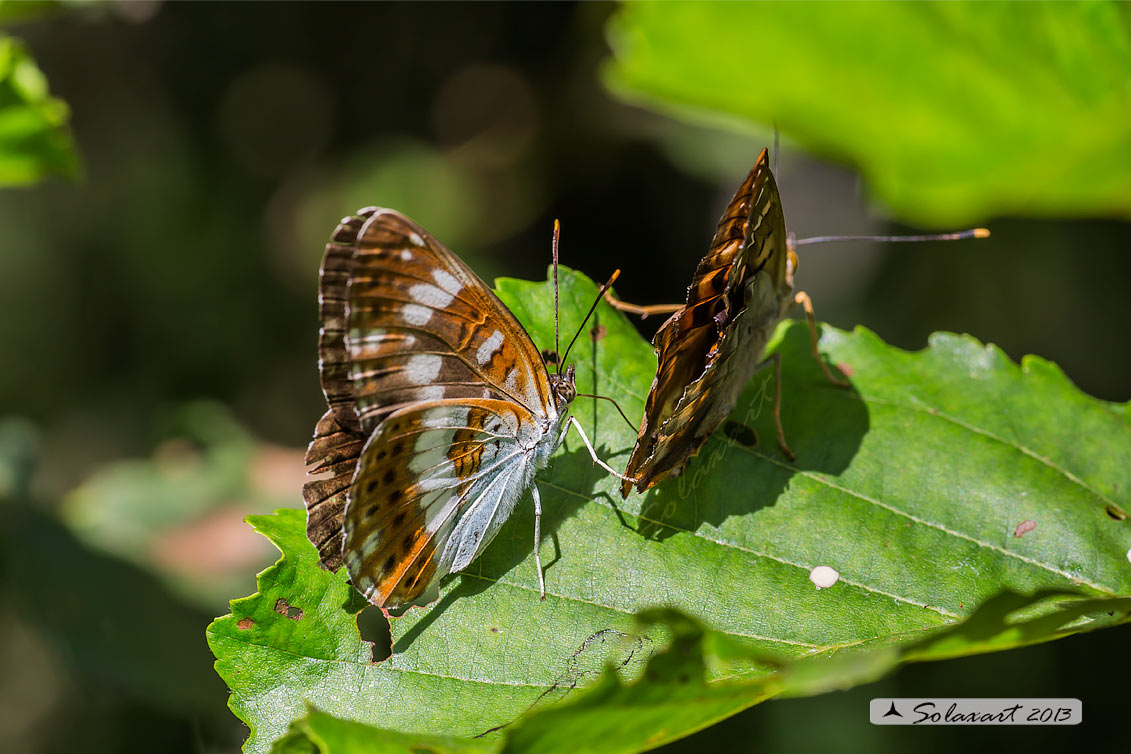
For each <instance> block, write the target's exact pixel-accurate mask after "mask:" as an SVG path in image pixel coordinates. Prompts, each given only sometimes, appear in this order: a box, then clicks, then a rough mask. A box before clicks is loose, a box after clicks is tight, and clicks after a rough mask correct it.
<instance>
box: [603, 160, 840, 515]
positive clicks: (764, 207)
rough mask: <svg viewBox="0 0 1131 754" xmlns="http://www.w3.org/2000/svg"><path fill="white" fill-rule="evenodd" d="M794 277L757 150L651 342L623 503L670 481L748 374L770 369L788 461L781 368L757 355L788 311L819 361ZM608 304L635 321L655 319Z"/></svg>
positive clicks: (808, 306) (773, 192) (776, 200)
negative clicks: (652, 360)
mask: <svg viewBox="0 0 1131 754" xmlns="http://www.w3.org/2000/svg"><path fill="white" fill-rule="evenodd" d="M796 269H797V255H796V253H794V251H793V249H792V248H791V247H790V244H789V238H788V236H787V234H786V228H785V216H784V215H783V213H782V207H781V199H780V197H779V196H778V189H777V185H776V183H775V182H774V176H773V173H772V172H771V171H770V166H769V159H768V152H767V150H765V149H763V150H762V152H761V154H759V155H758V159H757V161H756V162H755V163H754V167H753V169H752V170H751V171H750V173H749V175H747V177H746V180H744V181H743V182H742V185H741V186H739V188H738V191H737V192H736V193H735V195H734V198H733V199H731V201H730V204H729V205H728V206H727V208H726V211H725V212H723V216H722V219H720V220H719V224H718V229H717V230H716V232H715V237H714V240H713V241H712V242H711V247H710V250H709V251H708V252H707V255H706V256H705V257H703V259H702V260H701V261H700V262H699V265H698V267H697V268H696V270H695V275H694V277H693V278H692V280H691V286H690V287H689V288H688V291H687V303H686V304H684V305H683V306H677V307H670V308H674V309H675V310H676V311H675V313H674V314H672V316H671V317H670V318H669V319H668V320H667V321H666V322H664V324H663V325H661V327H660V329H659V330H658V331H657V332H656V336H655V338H654V339H653V341H652V343H653V346H654V347H655V350H656V357H657V362H658V363H657V368H656V377H655V379H654V380H653V381H652V387H651V389H650V390H649V391H648V396H647V398H646V400H645V405H644V416H643V418H642V420H641V423H640V430H639V433H638V435H637V441H636V446H635V447H634V448H633V450H632V455H631V456H630V457H629V460H628V465H627V467H626V469H625V475H626V476H628V477H630V478H631V480H632V481H625V482H624V483H623V484H622V487H621V494H622V495H623V496H625V497H627V496H628V494H629V492H630V491H631V490H632V487H633V486H635V487H636V488H637V489H638V490H639V491H641V492H643V491H644V490H646V489H648V488H649V487H651V486H653V485H654V484H656V483H657V482H659V481H660V480H662V479H664V478H666V477H668V476H676V475H678V474H679V473H680V472H681V471H682V470H683V468H684V467H685V466H686V465H687V463H688V461H690V460H691V458H692V457H694V456H695V455H696V454H697V453H698V452H699V450H700V449H701V448H702V447H703V445H704V444H705V443H706V442H707V438H708V437H710V435H711V433H713V432H714V431H715V430H716V429H718V427H719V425H721V424H722V423H723V421H724V420H726V418H727V416H729V415H730V413H731V411H733V410H734V407H735V404H736V403H737V402H738V397H739V395H740V393H741V392H742V389H743V387H745V386H746V383H747V382H748V381H749V380H750V377H751V376H752V375H753V374H754V372H755V371H757V370H758V369H759V368H761V367H762V366H765V365H766V364H767V363H769V362H773V363H774V365H775V375H776V378H777V382H778V390H777V391H776V393H775V401H774V419H775V422H776V427H777V435H778V445H779V447H781V449H782V451H783V452H784V453H785V454H786V455H787V456H788V457H789V458H790V460H793V458H794V455H793V452H792V451H791V450H790V449H789V446H788V445H787V444H786V441H785V434H784V432H783V430H782V426H781V417H780V406H781V392H780V381H781V380H780V378H781V362H780V358H779V357H778V355H777V354H774V355H773V356H771V357H770V358H769V359H767V360H766V361H763V360H762V351H763V350H764V348H765V346H766V343H767V341H768V340H769V338H770V335H771V334H772V333H773V331H774V328H775V327H776V326H777V324H778V322H779V321H780V320H781V318H782V317H783V316H784V315H785V312H786V310H787V309H788V308H789V306H790V305H791V304H792V303H794V302H795V301H796V302H797V303H801V304H803V305H804V306H805V310H806V313H807V314H808V316H809V322H810V328H811V329H810V332H811V335H812V345H813V353H814V354H816V353H817V338H816V326H815V320H814V318H813V310H812V303H811V302H810V301H809V297H808V296H806V295H805V294H804V293H799V294H797V295H796V296H794V295H793V273H794V271H795V270H796ZM610 303H613V305H614V306H617V307H618V308H621V309H626V310H629V311H635V312H637V313H647V312H649V311H654V310H656V309H657V308H654V307H633V306H632V305H627V304H623V302H616V301H610ZM670 308H669V307H658V309H670ZM818 362H819V363H820V364H821V368H822V369H824V370H825V374H826V376H827V377H828V379H829V380H831V381H832V382H834V383H835V384H839V385H845V384H847V383H845V382H844V381H843V380H841V379H840V378H838V377H836V376H835V375H833V374H832V373H831V372H830V371H829V370H828V367H827V366H826V365H825V363H824V362H823V361H822V360H821V359H820V358H819V357H818Z"/></svg>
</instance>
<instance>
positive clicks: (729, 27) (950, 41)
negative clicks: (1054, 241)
mask: <svg viewBox="0 0 1131 754" xmlns="http://www.w3.org/2000/svg"><path fill="white" fill-rule="evenodd" d="M1129 29H1131V13H1129V12H1128V10H1127V7H1126V6H1125V5H1122V4H1119V3H1109V2H1087V3H1068V2H1065V3H1036V4H1034V3H1020V4H1017V3H963V2H956V3H817V4H805V3H682V2H680V3H675V2H673V3H625V4H623V5H622V6H621V8H620V10H619V11H618V13H617V14H616V15H615V16H614V17H613V19H612V21H611V22H610V24H609V29H608V32H609V40H610V45H611V47H612V49H613V52H614V56H615V61H614V62H612V63H611V64H610V65H609V66H608V67H607V69H606V73H607V74H608V75H607V76H606V81H607V83H608V84H609V86H610V87H611V88H612V89H613V90H614V91H615V92H617V93H618V94H620V95H621V96H623V97H625V98H627V99H630V100H634V101H639V102H642V103H646V104H649V105H652V106H655V107H657V108H659V109H662V110H664V111H667V112H669V113H672V114H675V115H677V116H678V117H683V118H692V119H698V120H700V121H702V120H708V119H709V120H711V121H713V122H715V123H716V124H720V123H721V124H727V125H729V126H732V127H735V126H737V127H739V128H745V129H747V130H749V128H750V127H751V126H752V125H753V124H765V125H770V124H774V125H776V126H777V127H778V128H780V129H781V132H782V133H783V134H784V135H785V136H786V137H787V138H790V139H793V140H795V141H796V142H798V143H799V144H801V145H802V146H803V147H804V148H806V149H809V150H811V151H813V152H815V153H819V154H823V155H827V156H829V157H832V158H834V159H837V160H840V161H843V162H846V163H849V164H851V165H852V166H854V167H855V168H857V169H858V170H859V171H860V172H861V174H862V175H863V177H864V178H865V179H866V181H867V183H868V185H869V187H870V189H871V191H872V192H874V194H875V195H876V197H878V198H879V199H880V200H881V201H882V202H884V203H885V204H886V205H887V206H888V207H889V208H890V209H891V210H892V211H893V212H894V213H895V214H896V215H897V216H900V217H902V218H905V219H907V220H911V221H914V222H917V223H920V224H925V225H926V224H934V225H954V224H968V223H973V222H975V221H979V220H983V219H985V218H987V217H991V216H993V215H998V214H1020V215H1030V216H1073V215H1104V214H1112V215H1121V216H1124V217H1126V216H1128V215H1129V214H1131V172H1129V171H1128V170H1127V165H1129V164H1131V118H1129V117H1128V113H1131V38H1129Z"/></svg>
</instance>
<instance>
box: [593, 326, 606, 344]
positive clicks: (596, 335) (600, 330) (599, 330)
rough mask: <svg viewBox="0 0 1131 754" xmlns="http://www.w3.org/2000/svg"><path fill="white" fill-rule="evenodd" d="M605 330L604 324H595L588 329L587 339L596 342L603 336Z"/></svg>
mask: <svg viewBox="0 0 1131 754" xmlns="http://www.w3.org/2000/svg"><path fill="white" fill-rule="evenodd" d="M607 332H608V331H607V330H606V329H605V326H604V325H597V326H596V327H594V328H593V329H592V330H590V331H589V339H590V340H592V341H593V342H594V343H596V342H597V341H599V340H601V339H602V338H604V337H605V334H606V333H607Z"/></svg>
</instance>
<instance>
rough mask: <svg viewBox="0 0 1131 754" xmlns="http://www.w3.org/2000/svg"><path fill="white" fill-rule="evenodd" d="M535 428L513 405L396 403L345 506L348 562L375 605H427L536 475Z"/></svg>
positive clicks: (491, 533)
mask: <svg viewBox="0 0 1131 754" xmlns="http://www.w3.org/2000/svg"><path fill="white" fill-rule="evenodd" d="M540 438H541V430H540V429H539V428H538V427H537V426H536V424H535V423H534V422H533V421H532V417H531V415H530V413H529V412H528V411H526V409H525V408H523V407H522V406H520V405H518V404H516V403H514V402H512V401H500V400H491V399H488V400H441V401H431V402H424V403H418V404H415V405H413V406H410V407H408V408H404V409H400V410H398V411H396V412H394V413H392V414H389V415H388V417H387V418H386V419H385V420H384V421H382V422H381V424H380V425H379V426H378V428H377V430H376V431H375V432H374V434H373V435H372V437H370V439H369V441H368V442H367V443H366V447H365V450H364V451H363V453H362V456H361V462H360V464H359V467H358V473H357V475H356V477H355V478H354V481H353V485H352V488H351V492H350V500H349V503H348V505H347V506H346V513H345V523H344V536H345V547H344V552H345V564H346V567H347V568H348V570H349V573H350V578H351V580H352V581H353V583H354V585H355V586H356V587H357V588H358V589H359V590H360V591H361V592H362V593H363V594H365V596H366V597H367V598H368V599H369V600H370V601H372V602H374V603H375V604H381V605H386V604H388V605H407V604H414V603H416V604H425V603H427V602H430V601H431V600H433V599H435V598H436V596H437V590H438V587H439V582H440V579H441V578H443V577H444V576H446V575H447V574H448V573H451V572H454V571H459V570H462V569H463V568H465V567H466V566H467V565H468V564H469V563H470V562H471V560H472V559H473V558H474V557H475V556H476V555H478V554H479V552H480V551H481V550H482V549H483V547H485V546H486V545H487V543H488V542H490V540H491V538H492V537H493V536H494V535H495V533H496V532H497V531H498V528H499V527H500V526H501V525H502V523H503V521H505V520H506V518H507V517H508V516H509V515H510V512H511V510H512V509H513V508H514V505H515V503H516V502H517V501H518V499H519V497H520V496H521V495H522V493H523V492H524V491H525V489H526V487H527V485H528V484H529V481H530V479H531V478H532V476H533V473H534V463H533V460H534V459H533V457H532V456H531V455H530V453H529V448H530V447H531V446H532V445H534V444H536V443H537V442H538V441H539V439H540Z"/></svg>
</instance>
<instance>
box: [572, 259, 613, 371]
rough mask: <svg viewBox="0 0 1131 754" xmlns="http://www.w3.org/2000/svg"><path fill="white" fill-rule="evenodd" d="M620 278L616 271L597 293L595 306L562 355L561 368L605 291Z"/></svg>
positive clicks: (582, 321) (594, 301) (590, 309)
mask: <svg viewBox="0 0 1131 754" xmlns="http://www.w3.org/2000/svg"><path fill="white" fill-rule="evenodd" d="M619 277H620V270H614V271H613V274H612V275H611V276H609V280H608V282H606V283H605V284H604V285H602V286H601V290H600V291H598V292H597V298H595V299H593V306H591V307H589V313H588V314H586V315H585V319H583V320H581V327H579V328H577V333H576V334H574V336H573V340H571V341H570V342H569V345H568V346H566V351H565V354H563V355H562V358H561V360H560V361H559V362H558V365H559V367H560V366H561V365H562V364H564V363H565V360H566V356H569V349H571V348H573V344H574V343H576V342H577V337H578V336H579V335H581V331H582V330H584V329H585V323H586V322H588V321H589V318H590V317H591V316H593V310H594V309H596V308H597V304H599V303H601V299H602V298H604V297H605V291H607V290H609V288H611V287H612V285H613V283H615V282H616V281H617V278H619Z"/></svg>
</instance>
